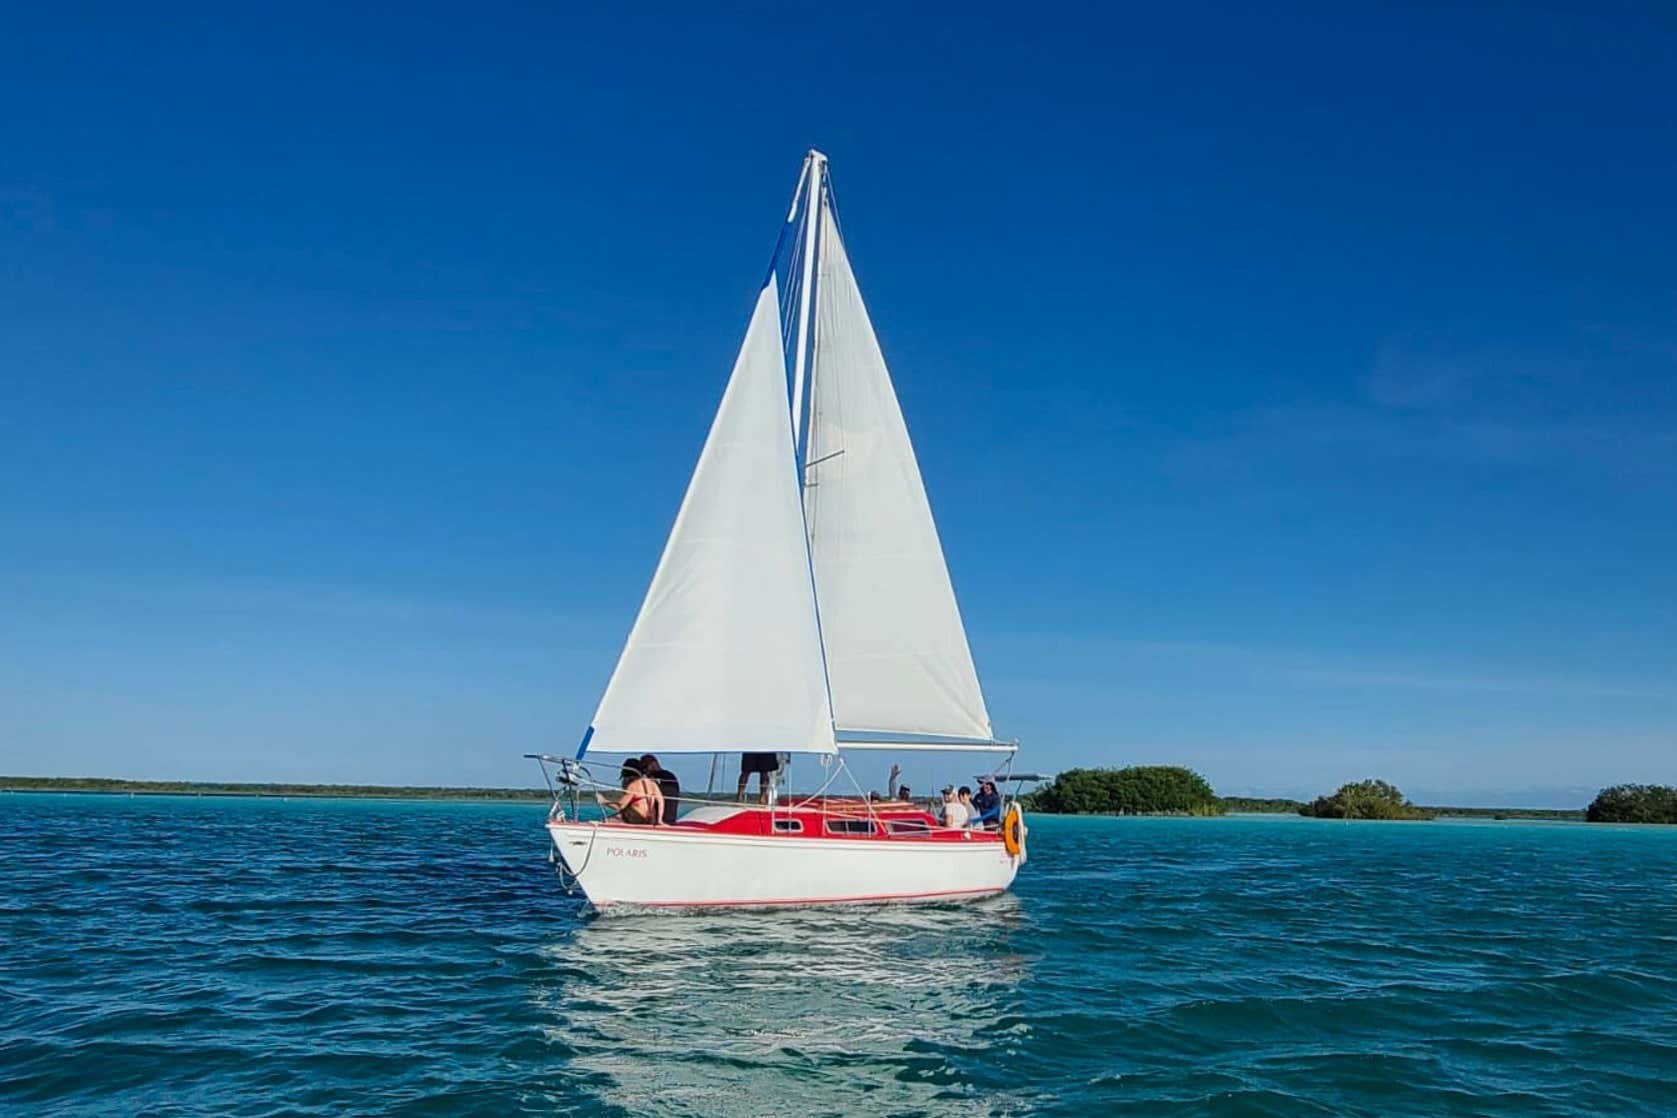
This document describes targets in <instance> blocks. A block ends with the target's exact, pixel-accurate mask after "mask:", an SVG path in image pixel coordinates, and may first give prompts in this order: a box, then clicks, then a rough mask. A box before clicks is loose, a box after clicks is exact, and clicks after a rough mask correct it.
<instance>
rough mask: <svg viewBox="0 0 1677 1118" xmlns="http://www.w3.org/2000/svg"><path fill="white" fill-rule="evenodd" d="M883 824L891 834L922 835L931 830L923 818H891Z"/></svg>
mask: <svg viewBox="0 0 1677 1118" xmlns="http://www.w3.org/2000/svg"><path fill="white" fill-rule="evenodd" d="M885 825H886V826H887V827H888V828H890V830H891V833H892V834H893V835H923V834H925V833H926V832H928V831H930V830H931V828H930V827H928V826H926V821H925V820H924V819H893V820H891V821H890V822H888V823H886V824H885Z"/></svg>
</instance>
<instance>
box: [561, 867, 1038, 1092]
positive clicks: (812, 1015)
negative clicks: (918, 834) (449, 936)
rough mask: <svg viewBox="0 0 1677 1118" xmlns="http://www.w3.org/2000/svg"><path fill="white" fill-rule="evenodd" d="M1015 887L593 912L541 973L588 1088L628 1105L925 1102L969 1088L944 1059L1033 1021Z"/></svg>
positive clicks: (982, 1060) (1008, 1041)
mask: <svg viewBox="0 0 1677 1118" xmlns="http://www.w3.org/2000/svg"><path fill="white" fill-rule="evenodd" d="M1029 932H1030V921H1029V919H1028V917H1027V914H1026V913H1025V911H1024V910H1023V909H1022V908H1021V906H1020V904H1019V901H1018V898H1016V897H1014V896H1012V895H1003V896H1001V897H996V898H992V899H990V900H986V901H981V902H977V903H973V904H968V905H962V906H927V905H914V906H899V907H887V908H872V909H857V908H847V909H828V910H821V909H794V910H786V911H780V912H774V913H766V912H744V913H734V914H729V913H719V912H714V911H707V912H700V913H692V914H687V915H669V914H661V915H655V916H645V917H636V918H625V919H616V918H612V919H605V918H600V919H591V920H586V921H585V922H583V923H582V924H580V925H579V926H576V927H574V928H571V929H569V930H568V931H567V932H566V934H564V935H561V936H559V937H557V938H556V939H555V941H554V942H553V943H552V944H551V945H550V946H549V947H548V948H547V949H546V950H547V952H548V954H549V955H550V956H551V958H552V960H553V962H554V964H555V966H556V968H557V969H558V971H559V972H560V973H561V974H562V976H563V978H562V980H561V981H559V982H553V983H543V984H541V985H539V986H538V987H537V989H536V990H535V998H536V1000H537V1003H538V1004H539V1006H540V1007H541V1009H542V1011H543V1012H544V1013H545V1014H547V1015H548V1016H549V1017H550V1018H551V1020H552V1027H553V1028H554V1029H555V1030H557V1031H558V1033H559V1034H560V1036H559V1037H558V1039H561V1040H562V1041H563V1042H564V1043H565V1044H566V1045H567V1046H569V1048H570V1049H571V1050H572V1052H573V1053H574V1055H573V1057H572V1060H571V1063H572V1066H573V1067H574V1068H575V1069H577V1070H579V1071H582V1072H585V1073H587V1074H585V1075H583V1076H581V1077H580V1081H581V1082H582V1083H584V1084H587V1085H588V1087H587V1089H588V1090H590V1092H591V1093H593V1094H595V1095H596V1096H597V1098H598V1099H599V1101H602V1102H606V1103H608V1104H612V1105H615V1106H620V1107H623V1108H624V1109H627V1110H631V1111H639V1112H646V1111H649V1110H657V1111H660V1112H671V1111H673V1112H676V1113H692V1114H717V1113H730V1112H739V1110H740V1108H741V1106H742V1105H743V1103H742V1100H746V1099H751V1100H754V1102H755V1103H756V1104H757V1105H760V1106H762V1107H770V1108H772V1107H774V1106H775V1105H777V1104H776V1103H775V1101H774V1100H775V1097H776V1095H775V1093H776V1092H786V1091H789V1090H790V1091H793V1092H795V1096H796V1097H795V1098H786V1099H784V1100H781V1101H783V1102H784V1103H785V1104H786V1105H795V1106H796V1107H797V1108H798V1109H800V1110H803V1111H806V1112H809V1113H835V1114H837V1113H847V1112H853V1111H854V1110H855V1109H856V1108H857V1107H858V1106H862V1107H865V1108H866V1109H868V1110H871V1111H882V1112H887V1113H893V1112H922V1111H924V1110H926V1109H928V1108H935V1107H948V1106H950V1105H951V1104H952V1103H954V1102H955V1101H956V1100H967V1102H968V1105H969V1106H976V1107H977V1110H976V1111H975V1112H977V1113H1008V1112H1013V1111H1016V1110H1019V1109H1022V1108H1021V1107H1019V1106H1018V1105H1017V1103H1016V1101H1010V1100H1008V1099H1006V1098H1004V1097H1000V1096H997V1095H995V1094H994V1093H993V1092H994V1090H995V1089H999V1088H1000V1087H1001V1086H1002V1084H1001V1082H999V1081H998V1082H995V1083H991V1084H989V1087H990V1088H991V1090H989V1091H986V1092H985V1093H984V1094H980V1093H979V1092H978V1090H976V1089H975V1087H976V1086H977V1083H976V1081H975V1078H974V1077H973V1076H971V1075H965V1074H952V1072H951V1067H952V1065H953V1064H956V1063H968V1062H970V1063H972V1064H974V1065H979V1064H986V1063H988V1064H991V1065H994V1064H996V1063H997V1062H998V1061H1005V1060H1006V1059H1007V1058H1008V1056H1009V1055H1010V1054H1012V1052H1013V1051H1014V1049H1015V1048H1016V1047H1017V1046H1018V1045H1020V1044H1022V1043H1023V1041H1024V1038H1025V1036H1026V1035H1027V1034H1028V1025H1027V1023H1026V1021H1025V1017H1024V1014H1023V1008H1022V999H1021V997H1020V994H1019V987H1020V985H1021V983H1022V981H1023V980H1024V979H1025V977H1026V976H1027V975H1028V973H1029V970H1030V967H1031V964H1032V961H1033V960H1034V958H1035V952H1034V951H1033V950H1032V948H1031V945H1030V934H1029Z"/></svg>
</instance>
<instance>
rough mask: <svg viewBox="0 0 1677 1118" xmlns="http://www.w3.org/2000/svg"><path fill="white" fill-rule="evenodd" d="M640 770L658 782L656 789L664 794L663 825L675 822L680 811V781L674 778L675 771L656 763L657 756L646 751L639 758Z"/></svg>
mask: <svg viewBox="0 0 1677 1118" xmlns="http://www.w3.org/2000/svg"><path fill="white" fill-rule="evenodd" d="M641 772H643V773H645V774H646V775H647V776H649V777H651V778H652V779H653V780H655V781H657V782H658V791H660V792H662V793H663V795H664V811H663V815H662V816H661V818H662V819H663V820H664V826H666V827H668V826H670V825H672V824H673V823H675V817H676V814H677V813H678V812H680V811H681V781H679V780H677V779H676V775H675V773H673V772H671V771H670V770H669V769H666V768H665V767H664V766H662V765H660V764H659V763H658V758H656V757H654V756H653V755H652V754H650V753H648V754H647V755H646V756H645V757H642V758H641Z"/></svg>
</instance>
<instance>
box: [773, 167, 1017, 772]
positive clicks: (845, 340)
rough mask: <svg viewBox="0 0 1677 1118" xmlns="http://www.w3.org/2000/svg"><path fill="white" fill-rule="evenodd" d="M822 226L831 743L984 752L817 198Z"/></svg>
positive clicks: (821, 531)
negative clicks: (972, 746) (908, 740)
mask: <svg viewBox="0 0 1677 1118" xmlns="http://www.w3.org/2000/svg"><path fill="white" fill-rule="evenodd" d="M812 193H813V191H812ZM819 213H820V215H821V229H820V233H819V242H820V253H819V257H818V260H819V263H818V265H817V272H818V276H817V282H816V287H815V303H816V308H815V347H814V360H813V362H812V371H811V374H810V396H811V400H810V414H809V430H808V435H807V444H806V450H805V453H804V461H805V462H806V463H807V465H806V467H805V478H804V486H805V488H804V508H805V515H806V518H807V521H808V528H809V548H810V558H811V562H812V565H813V567H814V570H815V588H816V597H817V600H818V601H819V602H820V606H821V635H822V641H823V644H824V645H825V648H826V654H827V655H826V661H827V677H828V683H829V690H830V692H831V694H832V705H833V715H834V718H835V719H836V720H837V725H838V727H839V730H840V735H841V740H844V738H845V735H846V734H847V733H848V734H850V735H852V736H860V735H867V736H872V737H876V738H879V737H883V738H887V739H890V738H893V737H895V736H897V735H912V736H917V737H926V736H937V737H940V738H951V739H966V740H977V741H989V740H990V738H991V736H992V735H991V728H990V715H989V712H988V711H987V710H986V709H985V707H984V693H983V692H982V691H981V690H980V689H979V686H978V673H977V671H976V670H975V669H974V668H973V662H972V652H971V650H970V649H969V648H968V645H967V634H966V630H965V628H964V627H963V626H962V624H961V612H960V609H959V608H958V607H957V606H956V604H955V590H954V587H953V586H952V585H951V584H950V581H949V569H948V567H947V566H946V565H945V563H944V558H943V547H942V545H941V543H939V541H938V534H937V526H936V525H935V524H934V523H933V522H932V510H931V505H930V504H929V503H928V502H927V500H926V487H925V484H924V483H923V482H922V481H921V479H920V467H919V464H918V463H917V462H916V461H915V457H914V447H913V446H912V445H911V444H910V443H909V439H908V428H907V426H906V425H905V424H904V422H903V414H902V409H901V407H900V406H899V405H898V403H897V394H896V391H895V390H894V389H893V388H892V386H891V374H890V371H889V370H888V369H887V368H886V366H885V358H884V356H883V354H882V353H881V352H880V349H879V340H878V339H877V338H876V337H875V336H874V331H873V324H872V322H871V321H870V320H869V318H868V311H867V307H866V306H864V305H863V303H862V293H861V291H860V289H859V288H858V287H857V285H856V276H855V273H854V272H852V271H851V268H850V258H849V256H848V255H847V254H846V252H845V248H844V241H843V240H842V239H841V238H840V236H839V231H838V224H837V222H836V221H835V220H834V218H833V213H832V211H831V209H830V208H829V207H828V204H827V201H826V198H825V195H823V198H822V205H821V209H820V211H819Z"/></svg>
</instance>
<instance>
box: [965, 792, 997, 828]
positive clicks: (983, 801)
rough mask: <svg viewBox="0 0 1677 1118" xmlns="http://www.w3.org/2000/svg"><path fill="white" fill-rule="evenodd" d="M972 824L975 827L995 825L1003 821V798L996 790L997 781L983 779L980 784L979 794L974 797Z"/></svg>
mask: <svg viewBox="0 0 1677 1118" xmlns="http://www.w3.org/2000/svg"><path fill="white" fill-rule="evenodd" d="M972 811H973V816H972V825H973V826H974V827H993V826H996V825H998V824H999V823H1001V821H1002V798H1001V796H1000V795H999V794H998V793H997V792H996V782H995V781H993V780H986V781H982V782H981V783H980V784H979V785H978V794H977V795H975V796H973V798H972Z"/></svg>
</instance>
